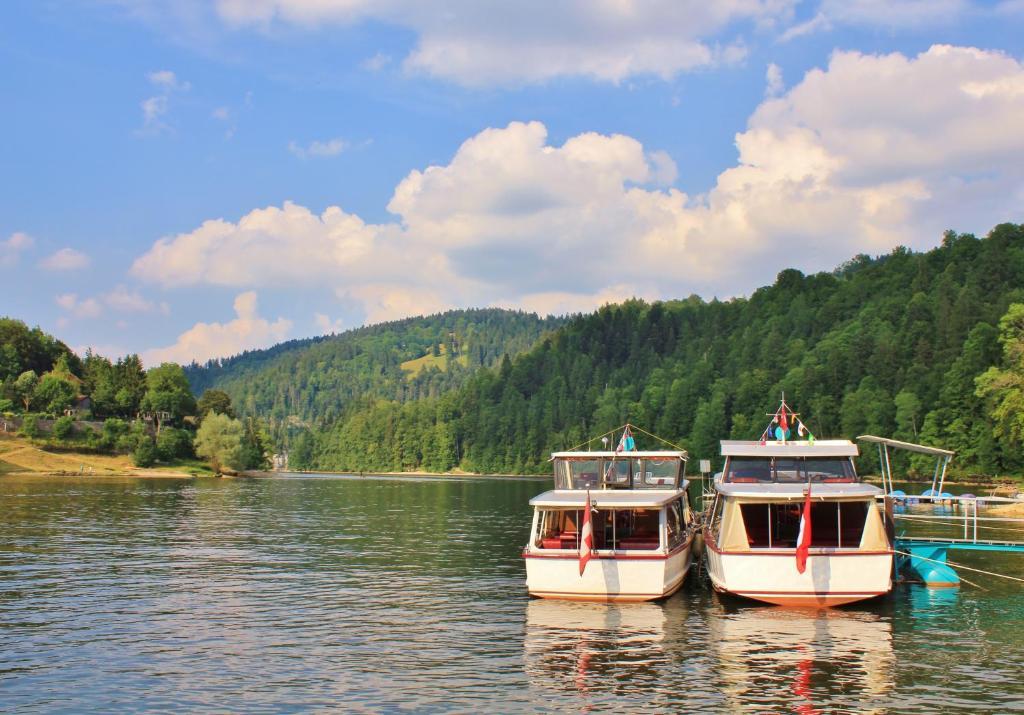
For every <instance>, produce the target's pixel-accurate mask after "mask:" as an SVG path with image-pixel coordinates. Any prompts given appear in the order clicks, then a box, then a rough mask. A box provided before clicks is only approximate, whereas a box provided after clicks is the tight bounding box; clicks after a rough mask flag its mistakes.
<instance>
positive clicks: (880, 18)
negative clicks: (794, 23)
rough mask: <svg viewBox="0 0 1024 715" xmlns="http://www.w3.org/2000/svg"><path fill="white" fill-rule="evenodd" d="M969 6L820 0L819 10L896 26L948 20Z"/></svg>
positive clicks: (925, 0)
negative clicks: (821, 0)
mask: <svg viewBox="0 0 1024 715" xmlns="http://www.w3.org/2000/svg"><path fill="white" fill-rule="evenodd" d="M970 7H971V3H970V2H969V1H968V0H823V2H822V3H821V12H822V13H823V14H824V15H825V16H827V17H828V18H829V19H830V20H833V21H835V22H841V23H844V24H853V25H869V26H880V27H891V28H899V27H918V26H922V25H937V24H946V23H950V22H953V21H955V20H956V19H957V18H958V17H960V16H962V15H963V13H964V12H966V11H967V10H968V9H969V8H970Z"/></svg>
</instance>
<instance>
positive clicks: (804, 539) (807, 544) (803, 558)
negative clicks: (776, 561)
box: [796, 484, 811, 573]
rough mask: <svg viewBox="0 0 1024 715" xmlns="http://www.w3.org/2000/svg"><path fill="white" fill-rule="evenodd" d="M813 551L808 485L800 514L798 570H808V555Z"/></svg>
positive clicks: (797, 545)
mask: <svg viewBox="0 0 1024 715" xmlns="http://www.w3.org/2000/svg"><path fill="white" fill-rule="evenodd" d="M810 550H811V485H810V484H808V485H807V496H805V497H804V510H803V512H801V514H800V535H799V536H797V537H796V570H797V571H799V572H800V573H803V572H804V571H805V570H806V569H807V555H808V553H809V552H810Z"/></svg>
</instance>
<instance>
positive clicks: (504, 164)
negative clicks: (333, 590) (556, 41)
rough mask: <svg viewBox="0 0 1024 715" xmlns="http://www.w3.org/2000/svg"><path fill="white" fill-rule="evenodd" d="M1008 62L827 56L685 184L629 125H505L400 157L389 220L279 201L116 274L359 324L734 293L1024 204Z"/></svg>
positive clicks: (1020, 73)
mask: <svg viewBox="0 0 1024 715" xmlns="http://www.w3.org/2000/svg"><path fill="white" fill-rule="evenodd" d="M1022 78H1024V67H1022V66H1021V64H1020V63H1019V62H1018V61H1017V60H1015V59H1013V58H1011V57H1008V56H1006V55H1004V54H1001V53H998V52H986V51H982V50H978V49H973V48H962V47H949V46H943V45H937V46H935V47H932V48H931V49H929V50H928V51H926V52H923V53H921V54H920V55H918V56H916V57H906V56H904V55H901V54H898V53H895V54H889V55H865V54H861V53H856V52H837V53H835V54H834V55H833V56H832V58H831V60H830V62H829V64H828V66H827V67H826V68H824V69H815V70H812V71H810V72H808V73H807V74H806V75H805V76H804V77H803V78H802V80H801V81H800V82H799V83H797V84H796V85H794V86H793V87H791V88H790V89H788V90H785V91H784V92H783V90H781V89H780V92H781V93H780V94H779V95H778V96H775V97H769V98H767V99H765V101H764V102H762V104H761V105H760V106H759V107H758V108H757V109H756V111H755V112H754V113H753V115H752V116H751V117H750V119H749V122H748V126H747V128H746V130H745V131H743V132H741V133H739V134H738V135H737V136H736V147H737V151H738V156H737V162H736V164H735V165H734V166H732V167H730V168H729V169H727V170H725V171H723V172H722V173H721V174H720V175H719V176H718V178H717V180H716V182H715V184H714V186H712V187H711V188H710V189H709V190H708V191H706V192H704V193H701V194H696V195H688V194H685V193H683V192H680V191H678V190H676V189H674V188H659V187H661V186H663V185H664V182H665V179H667V178H669V177H670V176H671V175H672V174H673V173H674V172H675V165H674V163H670V162H671V160H670V158H668V157H666V156H661V155H659V154H658V153H657V152H656V151H651V150H647V149H645V147H643V146H642V145H641V144H640V142H638V141H637V140H636V139H634V138H632V137H628V136H624V135H618V134H613V135H602V134H596V133H585V134H580V135H578V136H575V137H571V138H569V139H568V140H566V141H565V142H564V143H563V144H561V145H560V146H556V145H552V144H550V143H549V142H548V137H547V130H546V128H545V127H544V125H543V124H541V123H539V122H530V123H519V122H514V123H512V124H510V125H508V126H507V127H504V128H492V129H486V130H484V131H482V132H480V133H479V134H477V135H475V136H473V137H471V138H470V139H468V140H467V141H466V142H465V143H463V145H462V146H461V147H459V149H458V151H457V152H456V153H455V155H454V156H453V157H452V158H451V160H450V161H449V162H448V163H447V164H443V165H438V166H430V167H426V168H424V169H421V170H414V171H411V172H410V173H409V174H408V175H407V176H406V177H405V178H404V179H403V180H402V181H401V182H400V183H399V184H398V186H397V187H396V188H395V191H394V194H393V196H392V198H391V201H390V202H389V203H388V206H387V208H388V210H389V211H390V212H391V213H392V214H394V215H395V216H396V220H395V221H393V222H390V223H382V224H367V223H365V222H364V221H362V220H361V219H360V218H359V217H358V216H355V215H353V214H350V213H347V212H345V211H344V210H342V209H341V208H339V207H337V206H334V207H330V208H328V209H326V210H325V211H323V212H322V213H320V214H319V215H317V214H314V213H313V212H312V211H310V210H309V209H308V208H305V207H303V206H299V205H297V204H294V203H289V202H286V203H285V204H284V205H283V206H282V207H280V208H278V207H268V208H261V209H256V210H253V211H251V212H250V213H248V214H246V215H245V216H243V217H242V218H241V219H240V220H239V221H237V222H231V221H226V220H223V219H217V220H212V221H208V222H206V223H204V224H202V225H201V226H199V227H197V228H196V229H195V230H193V231H190V232H187V233H183V234H179V235H177V236H169V237H165V238H162V239H160V240H159V241H157V242H156V244H154V245H153V247H152V248H151V249H150V250H149V251H148V252H147V253H146V254H145V255H143V256H141V257H140V258H139V259H138V260H137V261H136V262H135V264H134V266H133V269H132V270H133V272H134V274H135V275H136V276H138V277H139V278H142V279H145V280H147V281H151V282H156V283H158V284H162V285H164V286H168V287H173V286H182V285H193V284H213V285H225V286H237V287H239V288H243V289H244V288H251V287H255V286H259V285H265V284H268V283H274V284H279V285H280V284H290V285H297V286H306V287H310V288H314V287H315V288H316V289H318V290H323V288H324V287H328V288H330V289H332V290H334V292H335V293H336V295H338V296H339V298H343V299H345V300H352V301H356V302H358V303H360V304H361V305H362V306H363V308H364V311H365V315H366V319H367V320H370V321H376V320H383V319H388V318H395V317H401V316H403V315H411V314H419V313H424V312H433V311H435V310H442V309H444V308H447V307H452V306H468V305H509V306H521V307H528V308H530V309H534V310H538V311H540V312H559V311H561V310H584V309H586V308H588V307H591V308H592V307H596V306H597V305H600V304H601V303H602V302H607V301H609V300H618V299H621V298H624V297H628V296H630V295H636V296H639V297H677V296H680V295H687V294H690V293H692V292H699V293H702V294H704V295H711V294H717V295H734V294H741V293H745V292H748V291H749V290H750V289H751V288H753V287H755V286H757V285H760V284H762V283H764V282H766V281H770V280H771V279H772V278H773V277H774V275H775V273H776V272H777V271H778V270H780V269H781V268H784V267H788V266H793V265H795V266H798V267H801V268H803V269H804V270H821V269H828V268H832V267H834V266H835V265H837V264H838V263H840V262H842V261H843V260H846V259H847V258H849V257H850V256H852V255H854V254H856V253H860V252H885V251H888V250H890V249H891V248H892V247H893V246H895V245H897V244H903V245H907V246H910V247H916V248H925V247H928V246H931V245H934V244H935V243H936V241H937V240H938V237H939V236H941V232H942V230H943V229H946V228H950V227H953V228H957V229H960V230H982V231H983V230H986V229H987V228H989V227H991V225H993V224H994V223H996V222H999V221H1005V220H1021V219H1022V218H1024V215H1022V209H1021V205H1022V204H1021V201H1020V199H1021V197H1022V195H1024V162H1022V161H1021V159H1022V157H1024V133H1022V132H1020V131H1019V121H1020V117H1021V116H1024V94H1022V93H1021V92H1019V91H1018V87H1019V82H1020V81H1021V80H1022ZM769 80H770V77H769ZM780 81H781V78H780ZM907 97H913V98H914V101H912V102H909V101H907Z"/></svg>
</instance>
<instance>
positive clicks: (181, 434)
mask: <svg viewBox="0 0 1024 715" xmlns="http://www.w3.org/2000/svg"><path fill="white" fill-rule="evenodd" d="M156 446H157V451H158V452H159V454H160V459H162V460H164V461H167V462H170V461H173V460H176V459H188V458H189V457H191V456H192V455H193V452H192V433H191V432H189V431H188V430H184V429H177V428H175V427H164V428H163V429H162V430H160V434H159V435H157V438H156Z"/></svg>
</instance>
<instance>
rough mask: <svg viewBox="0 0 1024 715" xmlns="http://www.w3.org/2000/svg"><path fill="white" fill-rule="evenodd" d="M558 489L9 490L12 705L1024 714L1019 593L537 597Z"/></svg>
mask: <svg viewBox="0 0 1024 715" xmlns="http://www.w3.org/2000/svg"><path fill="white" fill-rule="evenodd" d="M544 486H545V485H544V484H542V483H538V482H535V481H512V480H501V481H496V480H491V481H488V480H479V479H476V480H473V479H465V480H431V479H415V480H403V479H374V478H358V477H356V478H347V479H332V478H323V477H312V478H289V479H281V480H276V479H274V480H231V481H227V480H224V481H214V480H202V481H196V482H192V481H175V480H160V481H159V482H156V481H143V480H131V479H122V480H117V479H96V480H82V479H10V478H4V479H2V480H0V527H2V529H3V534H4V538H3V540H2V541H0V708H2V709H10V710H13V709H18V710H19V711H49V712H54V711H57V712H59V711H67V712H76V711H81V710H86V709H89V710H118V711H143V710H145V711H182V710H189V711H224V710H236V711H242V710H244V711H254V712H257V711H268V712H292V711H305V710H346V711H367V712H377V711H380V710H399V709H402V710H417V711H427V712H430V711H452V710H454V711H464V712H478V711H481V710H487V711H501V712H516V711H519V712H565V711H579V710H593V711H616V712H618V711H624V710H629V711H631V712H669V711H685V710H711V711H724V710H729V711H733V710H736V711H748V712H759V711H786V710H794V711H797V712H815V711H818V712H865V711H877V712H883V711H884V712H900V711H903V712H919V711H921V710H928V709H934V710H938V709H961V710H964V711H974V710H984V709H987V710H998V711H1004V710H1012V709H1019V708H1020V707H1021V705H1022V700H1024V696H1022V688H1021V684H1020V678H1021V673H1022V672H1024V655H1022V652H1021V649H1020V648H1019V646H1018V643H1019V642H1020V641H1021V638H1022V637H1024V618H1022V615H1024V597H1022V595H1021V592H1020V590H1019V589H1016V588H1009V587H1006V586H1005V585H1000V586H993V587H992V588H990V590H988V591H984V592H983V591H979V590H975V589H968V588H965V589H963V590H962V591H959V592H957V591H953V592H948V591H947V592H935V591H929V590H927V589H923V588H917V587H910V588H903V589H900V590H899V591H898V592H897V593H896V594H895V595H894V596H893V597H891V598H889V599H886V600H884V601H881V602H878V603H874V604H871V605H869V606H867V607H864V608H855V609H846V610H833V611H826V612H820V613H815V612H801V611H787V610H784V609H777V608H767V607H761V606H757V605H752V604H747V603H741V602H737V601H731V600H728V599H721V598H719V597H717V596H714V595H712V594H710V593H709V592H708V591H707V590H706V589H705V588H703V587H702V586H701V585H700V584H697V583H694V582H693V579H692V578H691V580H690V582H688V584H687V585H686V586H685V587H684V589H683V590H682V591H681V592H680V593H679V594H677V595H676V596H674V597H672V598H671V599H669V600H668V601H666V602H664V603H658V604H623V605H607V606H606V605H594V604H589V605H588V604H573V603H565V602H558V601H537V600H530V599H528V598H527V597H526V595H525V591H524V572H523V565H522V560H521V558H520V556H519V552H520V549H521V547H522V544H523V543H524V542H525V540H526V532H527V530H528V527H529V517H530V515H529V508H528V506H527V501H528V499H529V497H530V496H532V495H533V494H534V493H536V492H538V491H540V490H541V489H543V488H544ZM989 558H992V557H989ZM992 565H993V564H992V563H988V565H987V566H986V567H992ZM996 565H998V566H1000V568H1003V569H1004V570H1005V569H1006V568H1014V566H1013V565H1012V564H1005V563H1004V564H996ZM1018 570H1019V571H1024V569H1021V568H1019V567H1018ZM987 587H988V586H987ZM951 686H952V687H951Z"/></svg>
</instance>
